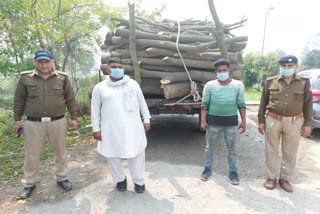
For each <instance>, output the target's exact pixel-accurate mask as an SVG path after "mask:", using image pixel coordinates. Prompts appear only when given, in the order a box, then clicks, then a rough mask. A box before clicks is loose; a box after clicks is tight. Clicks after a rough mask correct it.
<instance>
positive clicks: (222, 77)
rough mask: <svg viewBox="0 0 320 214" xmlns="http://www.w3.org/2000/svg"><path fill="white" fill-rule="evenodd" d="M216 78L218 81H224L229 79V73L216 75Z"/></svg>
mask: <svg viewBox="0 0 320 214" xmlns="http://www.w3.org/2000/svg"><path fill="white" fill-rule="evenodd" d="M217 78H218V80H220V81H225V80H227V79H228V78H229V72H222V73H217Z"/></svg>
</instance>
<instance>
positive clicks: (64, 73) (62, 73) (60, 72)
mask: <svg viewBox="0 0 320 214" xmlns="http://www.w3.org/2000/svg"><path fill="white" fill-rule="evenodd" d="M54 72H56V73H57V74H61V75H65V76H68V74H67V73H66V72H62V71H57V70H55V71H54Z"/></svg>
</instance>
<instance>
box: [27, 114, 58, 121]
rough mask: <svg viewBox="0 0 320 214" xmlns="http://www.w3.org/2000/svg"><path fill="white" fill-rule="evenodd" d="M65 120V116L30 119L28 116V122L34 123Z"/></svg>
mask: <svg viewBox="0 0 320 214" xmlns="http://www.w3.org/2000/svg"><path fill="white" fill-rule="evenodd" d="M62 118H64V115H61V116H57V117H29V116H27V120H30V121H34V122H50V121H55V120H60V119H62Z"/></svg>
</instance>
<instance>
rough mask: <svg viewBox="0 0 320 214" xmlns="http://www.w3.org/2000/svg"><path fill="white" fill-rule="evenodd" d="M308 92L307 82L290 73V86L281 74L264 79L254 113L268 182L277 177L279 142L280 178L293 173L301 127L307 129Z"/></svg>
mask: <svg viewBox="0 0 320 214" xmlns="http://www.w3.org/2000/svg"><path fill="white" fill-rule="evenodd" d="M312 103H313V102H312V93H311V90H310V83H309V80H308V79H304V78H302V77H300V76H298V75H296V74H294V76H293V79H292V81H291V82H290V84H287V83H286V82H285V80H284V78H283V77H282V75H277V76H274V77H270V78H268V79H267V80H266V83H265V86H264V87H263V92H262V96H261V102H260V107H259V113H258V122H259V124H265V127H266V132H265V157H266V158H265V165H266V174H267V178H269V179H276V178H277V172H278V169H277V166H278V164H277V163H278V148H279V144H280V142H281V152H282V161H281V169H280V178H283V179H285V180H289V179H290V177H291V176H293V174H294V168H295V164H296V158H297V151H298V145H299V139H300V131H301V127H302V126H308V127H311V123H312Z"/></svg>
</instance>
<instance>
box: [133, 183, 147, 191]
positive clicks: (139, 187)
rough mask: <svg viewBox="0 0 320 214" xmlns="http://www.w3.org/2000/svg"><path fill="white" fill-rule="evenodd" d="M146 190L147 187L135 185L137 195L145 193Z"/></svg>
mask: <svg viewBox="0 0 320 214" xmlns="http://www.w3.org/2000/svg"><path fill="white" fill-rule="evenodd" d="M145 189H146V186H145V185H144V184H143V185H138V184H134V191H135V192H136V193H144V190H145Z"/></svg>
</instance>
